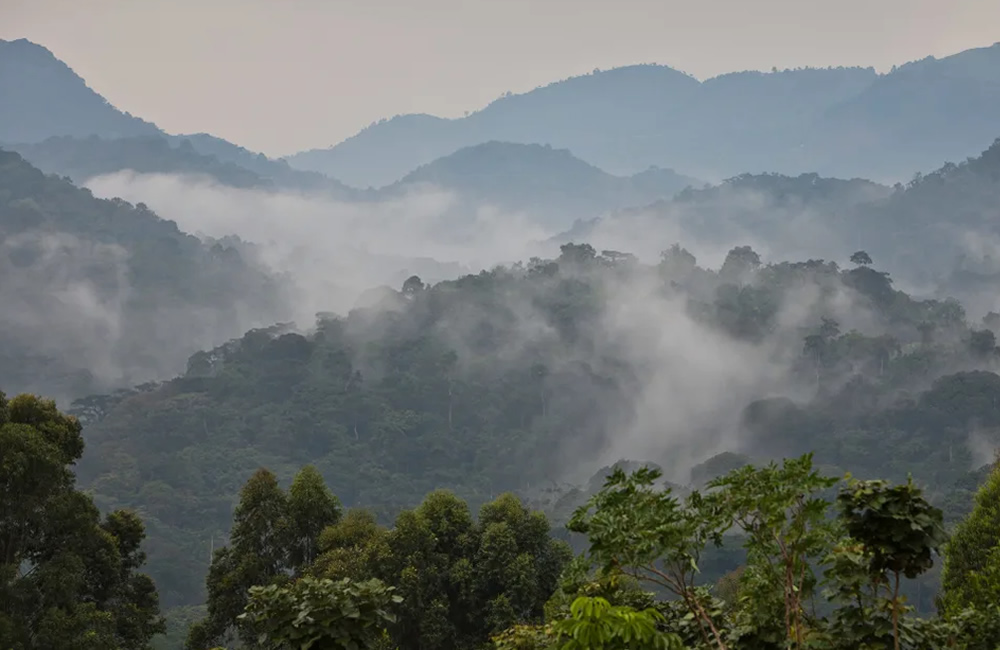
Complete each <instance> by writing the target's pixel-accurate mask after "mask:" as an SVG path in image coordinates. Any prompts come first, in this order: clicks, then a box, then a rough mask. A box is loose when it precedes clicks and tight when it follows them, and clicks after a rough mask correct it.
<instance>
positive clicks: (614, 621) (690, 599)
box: [494, 455, 1000, 650]
mask: <svg viewBox="0 0 1000 650" xmlns="http://www.w3.org/2000/svg"><path fill="white" fill-rule="evenodd" d="M997 473H998V470H996V469H994V476H996V475H997ZM658 478H659V474H658V472H656V471H650V470H639V471H638V472H635V473H633V474H631V475H627V474H626V473H625V472H623V471H621V470H617V471H615V472H614V473H613V474H612V475H611V476H609V478H608V479H607V481H606V482H605V484H604V486H603V488H602V489H601V490H600V491H599V492H598V493H597V494H596V495H595V496H594V497H593V498H592V499H590V501H589V502H588V503H586V504H585V505H584V506H582V507H581V508H579V509H578V510H577V511H576V513H575V514H574V517H573V520H572V521H571V522H570V528H572V529H573V530H576V531H578V532H581V533H584V534H586V535H587V538H588V546H589V549H588V552H587V554H586V559H585V560H582V561H579V562H575V563H574V567H573V568H572V569H570V570H569V571H567V572H566V573H565V574H564V577H563V581H562V585H561V588H560V590H559V591H557V592H556V594H555V595H554V596H553V598H552V600H550V602H549V604H548V605H547V606H546V619H547V621H546V623H545V624H542V625H539V624H534V625H518V626H514V627H512V628H510V629H509V630H507V631H506V632H504V633H503V634H501V635H498V636H496V637H495V638H494V641H495V644H496V647H497V648H498V649H499V650H514V649H519V650H528V649H537V650H542V649H545V648H555V647H565V648H571V647H572V648H627V647H643V648H645V647H674V648H682V647H683V648H695V649H698V650H708V649H714V650H730V649H731V650H737V649H740V650H743V649H746V650H751V649H771V648H774V649H777V648H793V649H796V650H798V649H805V648H812V649H816V650H856V649H857V648H873V649H874V648H881V649H888V648H895V649H896V650H901V649H902V648H906V649H908V650H918V649H920V650H932V649H933V650H938V649H940V648H964V649H966V650H972V649H976V650H988V649H991V648H995V647H997V644H998V643H1000V609H998V607H997V603H996V601H995V600H990V599H985V600H980V601H978V602H976V603H974V604H972V605H966V606H964V607H956V608H954V609H953V610H952V611H950V612H947V613H943V614H940V615H937V616H925V617H919V616H916V615H914V612H913V609H912V607H910V606H908V605H907V604H906V599H905V598H904V597H903V596H902V595H901V591H900V584H901V582H902V579H903V578H904V577H906V578H916V577H918V576H920V575H921V574H923V573H925V572H927V571H928V570H929V569H930V568H931V567H932V566H933V565H934V564H935V563H936V562H938V561H939V560H940V557H939V552H940V550H941V548H942V545H943V543H944V541H945V538H946V534H945V530H944V527H943V525H942V514H941V511H940V510H938V509H937V508H935V507H934V506H932V505H931V504H929V503H928V502H927V500H926V499H925V498H924V495H923V494H922V492H921V490H920V489H919V488H917V487H916V486H914V485H913V483H911V482H907V483H903V484H899V485H895V486H893V485H891V484H889V483H887V482H886V481H882V480H870V481H857V480H855V479H852V478H851V477H850V476H848V477H847V478H846V480H845V481H844V482H843V483H842V484H841V485H840V487H839V490H838V491H837V492H836V503H835V504H834V503H831V501H830V500H829V499H828V498H826V497H825V496H824V494H823V493H824V492H827V491H829V489H830V488H832V487H834V486H835V485H836V484H837V483H838V481H837V479H832V478H826V477H824V476H823V475H822V474H821V473H820V472H817V471H815V469H814V468H813V467H812V461H811V458H810V456H809V455H805V456H803V457H801V458H798V459H791V460H785V461H784V462H783V463H781V464H780V465H778V464H776V463H771V464H769V465H767V466H763V467H749V466H748V467H744V468H742V469H738V470H734V471H733V472H730V473H729V474H726V475H725V476H723V477H720V478H719V479H718V480H716V481H713V482H711V483H710V484H709V485H708V486H707V487H706V488H705V490H703V491H701V492H693V493H690V494H688V495H687V496H686V497H683V498H678V497H677V496H675V495H674V494H673V493H672V491H671V490H670V489H669V488H666V489H664V488H662V487H659V486H657V485H655V482H656V480H657V479H658ZM834 506H835V507H834ZM996 532H997V531H994V539H995V533H996ZM725 536H729V537H731V538H735V539H736V540H739V541H740V542H742V544H743V546H744V548H745V549H746V560H745V562H744V563H743V564H742V565H741V566H740V568H739V569H738V570H737V571H735V572H733V573H732V574H730V575H727V576H725V577H724V578H723V579H721V580H719V581H718V582H717V583H715V584H714V585H712V586H707V585H704V584H703V583H702V584H699V581H698V580H697V578H698V577H699V576H698V569H699V565H700V563H701V557H702V556H703V554H704V552H705V551H706V549H707V548H709V547H711V546H712V545H717V544H719V543H721V541H722V539H723V538H724V537H725ZM954 552H955V549H954V548H953V547H949V548H948V556H947V561H948V562H952V561H954V560H956V559H958V560H960V557H961V556H955V555H953V554H952V553H954ZM591 565H593V566H594V567H595V569H596V571H594V572H593V573H590V574H588V573H586V572H585V571H586V569H587V568H588V567H589V566H591ZM982 569H983V570H984V571H989V572H995V571H996V570H997V566H996V560H995V559H994V560H993V564H991V565H984V566H983V567H982ZM994 575H995V573H994ZM643 586H648V587H651V588H653V589H654V592H652V593H644V592H643V591H642V587H643ZM657 593H659V594H669V595H672V598H668V599H666V600H659V601H658V600H657V598H656V594H657ZM950 596H951V592H950V590H946V591H945V598H949V597H950ZM569 603H572V605H569ZM595 619H596V620H595ZM602 619H604V620H602ZM630 628H631V629H630ZM624 630H629V631H631V632H632V633H633V634H635V633H636V632H641V636H642V637H644V638H645V641H644V643H642V644H641V645H635V646H630V645H628V644H627V643H625V642H626V641H628V637H627V636H625V635H624V634H623V631H624ZM568 633H575V634H574V636H572V637H570V639H569V644H568V645H563V644H564V643H566V641H567V640H568V639H567V636H569V635H568ZM623 636H624V638H620V637H623Z"/></svg>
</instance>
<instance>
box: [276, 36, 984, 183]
mask: <svg viewBox="0 0 1000 650" xmlns="http://www.w3.org/2000/svg"><path fill="white" fill-rule="evenodd" d="M996 106H1000V44H997V45H994V46H992V47H986V48H979V49H972V50H967V51H965V52H961V53H959V54H955V55H953V56H949V57H945V58H942V59H935V58H933V57H928V58H926V59H923V60H920V61H915V62H912V63H908V64H906V65H903V66H900V67H898V68H895V69H893V70H892V71H891V72H889V73H886V74H878V73H876V72H875V70H874V69H872V68H830V69H800V70H785V71H774V72H771V73H760V72H737V73H732V74H726V75H721V76H719V77H715V78H712V79H708V80H706V81H704V82H700V81H698V80H697V79H694V78H693V77H690V76H688V75H685V74H683V73H681V72H678V71H677V70H673V69H671V68H669V67H665V66H655V65H643V66H631V67H625V68H618V69H614V70H608V71H603V72H594V73H593V74H590V75H585V76H581V77H574V78H571V79H567V80H564V81H560V82H556V83H553V84H550V85H548V86H545V87H543V88H538V89H536V90H533V91H531V92H528V93H524V94H520V95H509V96H504V97H502V98H500V99H498V100H496V101H495V102H493V103H491V104H490V105H489V106H487V107H485V108H484V109H482V110H480V111H477V112H475V113H472V114H471V115H469V116H467V117H464V118H459V119H442V118H437V117H433V116H430V115H401V116H397V117H394V118H392V119H389V120H383V121H380V122H378V123H376V124H373V125H371V126H370V127H368V128H366V129H364V130H362V131H361V132H360V133H358V134H357V135H355V136H353V137H351V138H348V139H347V140H345V141H344V142H341V143H340V144H338V145H336V146H334V147H331V148H329V149H314V150H310V151H305V152H302V153H299V154H295V155H293V156H290V157H289V158H288V159H287V160H288V161H289V163H290V164H291V165H292V166H293V167H298V168H301V169H310V170H314V171H320V172H323V173H326V174H329V175H332V176H334V177H336V178H339V179H341V180H343V181H344V182H346V183H348V184H351V185H355V186H366V185H374V186H379V185H383V184H386V183H388V182H392V181H394V180H396V179H399V178H402V177H403V176H404V175H405V174H406V173H407V172H409V171H410V170H412V169H413V168H415V167H417V166H419V165H421V164H424V163H426V162H428V161H430V160H433V159H435V158H438V157H440V156H443V155H446V154H448V153H450V152H452V151H454V150H456V149H459V148H461V147H463V146H468V145H472V144H477V143H480V142H485V141H489V140H504V141H509V142H524V143H539V144H550V145H552V146H553V147H557V148H568V149H569V150H571V151H572V152H573V153H574V154H575V155H577V156H579V157H580V158H582V159H584V160H586V161H588V162H590V163H592V164H594V165H597V166H599V167H601V168H602V169H605V170H608V171H609V172H612V173H616V174H626V175H627V174H631V173H634V172H636V171H639V170H642V169H645V168H647V167H649V166H650V165H657V166H660V167H665V168H673V169H679V170H683V171H684V172H686V173H690V174H693V175H695V176H698V177H702V178H707V179H710V180H718V179H721V178H725V177H729V176H733V175H736V174H739V173H742V172H754V173H757V172H771V171H773V172H781V173H791V174H798V173H801V172H805V171H815V172H818V173H820V174H823V175H829V176H847V177H855V176H865V177H869V178H873V179H875V180H879V181H886V182H894V181H897V180H906V179H909V178H910V177H912V175H913V172H914V171H916V170H925V171H929V170H931V169H934V168H936V167H937V166H938V165H940V163H941V161H944V160H952V161H956V162H957V161H961V160H964V159H965V158H966V157H967V156H970V155H974V154H976V153H977V152H978V151H979V150H980V149H981V148H982V143H983V142H990V141H992V140H993V139H994V138H995V137H997V136H998V135H1000V111H998V110H996Z"/></svg>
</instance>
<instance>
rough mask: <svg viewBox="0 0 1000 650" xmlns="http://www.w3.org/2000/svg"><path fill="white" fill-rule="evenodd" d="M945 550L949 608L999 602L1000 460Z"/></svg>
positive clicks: (946, 604)
mask: <svg viewBox="0 0 1000 650" xmlns="http://www.w3.org/2000/svg"><path fill="white" fill-rule="evenodd" d="M945 550H946V552H945V561H944V574H943V576H942V587H943V589H944V594H943V599H942V600H943V603H944V607H945V610H946V611H949V612H952V613H957V612H959V611H961V610H962V609H964V608H969V607H976V606H977V605H979V604H981V603H988V602H993V603H1000V463H994V465H993V468H992V471H991V472H990V475H989V477H988V478H987V479H986V482H985V483H984V484H983V485H982V486H981V487H980V488H979V490H978V491H977V492H976V504H975V506H974V507H973V509H972V512H971V513H970V514H969V516H968V517H967V518H966V519H965V520H963V521H961V522H960V523H959V524H958V525H957V526H956V527H955V531H954V533H953V534H952V537H951V540H950V541H949V542H948V545H947V546H946V549H945Z"/></svg>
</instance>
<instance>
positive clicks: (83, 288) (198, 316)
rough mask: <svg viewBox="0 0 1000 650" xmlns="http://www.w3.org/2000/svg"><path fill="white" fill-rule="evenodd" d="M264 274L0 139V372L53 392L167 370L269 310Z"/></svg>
mask: <svg viewBox="0 0 1000 650" xmlns="http://www.w3.org/2000/svg"><path fill="white" fill-rule="evenodd" d="M277 289H278V287H277V285H276V280H274V279H273V278H271V277H270V276H269V275H268V274H267V273H265V272H264V271H262V270H261V269H259V268H257V267H256V266H255V265H254V264H253V263H252V262H250V261H249V260H248V259H245V258H244V257H243V256H241V254H240V253H239V252H238V251H237V250H236V249H234V248H232V247H229V246H223V245H221V244H214V245H209V244H206V243H204V242H202V241H201V240H199V239H198V238H196V237H193V236H191V235H187V234H185V233H182V232H181V231H180V230H178V228H177V226H176V224H174V223H173V222H170V221H165V220H163V219H160V218H159V217H158V216H156V214H154V213H153V212H152V211H151V210H150V209H149V208H148V207H146V206H145V205H144V204H141V203H140V204H136V205H134V206H133V205H131V204H128V203H126V202H124V201H122V200H120V199H116V200H101V199H96V198H94V197H93V196H92V195H91V193H90V192H89V191H87V190H83V189H79V188H77V187H74V186H73V185H72V184H71V183H70V182H69V181H67V180H65V179H60V178H58V177H55V176H46V175H45V174H43V173H42V172H41V171H39V170H38V169H36V168H34V167H32V166H31V165H29V164H28V163H27V162H25V161H24V160H23V159H22V158H21V157H20V156H19V155H18V154H16V153H13V152H7V151H0V301H2V303H3V304H4V309H3V312H2V315H0V322H2V326H0V384H2V385H3V386H4V387H5V389H8V390H11V391H36V392H40V393H42V394H46V395H51V396H54V397H58V398H61V399H72V398H73V397H78V396H80V395H83V394H86V393H90V392H94V391H95V389H96V390H106V389H107V388H111V387H123V386H130V385H134V384H137V383H140V382H143V381H146V380H149V379H158V378H164V377H169V376H173V375H174V374H176V373H177V372H178V371H180V370H182V369H183V359H184V358H186V357H187V356H188V355H189V354H190V353H191V352H193V351H195V350H197V349H198V348H200V347H205V345H206V344H208V345H211V344H212V343H213V342H215V341H222V340H226V339H227V338H229V337H231V336H234V335H238V334H239V333H240V332H243V331H245V330H246V329H247V328H248V327H250V326H253V325H254V324H255V323H258V322H263V323H270V322H274V320H275V319H276V318H278V314H279V313H280V309H279V306H280V300H281V297H280V295H279V293H278V290H277Z"/></svg>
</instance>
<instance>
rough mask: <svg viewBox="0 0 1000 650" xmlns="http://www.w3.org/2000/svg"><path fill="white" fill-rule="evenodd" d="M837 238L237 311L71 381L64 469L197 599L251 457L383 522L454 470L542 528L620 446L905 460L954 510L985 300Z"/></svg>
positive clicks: (980, 460) (592, 256)
mask: <svg viewBox="0 0 1000 650" xmlns="http://www.w3.org/2000/svg"><path fill="white" fill-rule="evenodd" d="M851 257H852V261H849V262H847V263H846V264H845V268H840V266H839V265H837V264H836V263H833V262H823V261H818V260H812V261H806V262H782V263H776V264H767V265H765V264H762V263H761V260H760V258H759V256H758V255H757V254H756V253H755V252H754V251H753V249H751V248H749V247H737V248H734V249H733V250H731V251H730V253H729V255H728V256H727V258H726V260H725V263H724V264H723V265H722V266H721V267H720V268H719V269H718V270H712V269H706V268H702V267H700V266H699V265H698V264H697V261H696V260H695V259H694V257H693V256H692V255H691V254H690V253H688V252H687V251H685V250H684V249H683V248H682V247H680V246H675V247H673V248H671V249H668V250H667V251H665V252H664V254H663V258H662V260H661V262H660V263H659V264H657V265H644V264H641V263H638V262H637V261H636V260H635V259H634V258H633V257H631V256H630V255H628V254H626V253H621V252H615V251H603V252H602V253H598V252H597V251H595V250H594V249H593V248H592V247H590V246H588V245H586V244H569V245H565V246H564V247H563V249H562V252H561V254H560V256H559V257H558V258H556V259H552V260H542V259H534V260H531V261H529V262H528V263H527V264H517V265H514V266H511V267H502V268H496V269H494V270H492V271H484V272H482V273H480V274H477V275H469V276H465V277H462V278H460V279H458V280H455V281H447V282H442V283H438V284H436V285H433V286H427V285H425V284H424V283H423V282H422V281H421V280H420V279H419V278H416V277H414V278H411V279H410V280H408V281H407V282H406V283H404V285H403V286H402V288H401V290H400V291H387V292H386V293H384V294H383V296H382V299H381V301H380V302H377V303H375V304H373V305H372V306H370V307H368V308H364V309H357V310H354V311H352V312H351V313H350V314H348V315H346V316H344V317H338V316H331V315H324V316H321V317H320V318H319V320H318V322H317V324H316V326H315V328H314V329H312V330H311V331H308V332H298V331H295V330H293V329H292V328H290V327H287V326H286V327H274V328H269V329H260V330H255V331H252V332H249V333H247V334H246V335H245V336H244V337H242V338H240V339H234V340H233V341H231V342H229V343H227V344H226V345H224V346H221V347H218V348H215V349H212V350H206V351H203V352H199V353H197V354H195V355H193V356H192V357H191V358H190V360H189V362H188V369H187V372H186V373H185V374H184V376H182V377H179V378H177V379H175V380H172V381H169V382H166V383H163V384H159V385H154V386H148V387H145V388H143V389H141V390H135V391H124V392H120V393H118V394H114V395H105V396H93V397H88V398H86V399H82V400H79V401H77V402H76V403H75V404H74V405H73V412H74V413H76V414H78V415H79V416H80V417H81V418H82V419H83V421H84V422H85V423H86V431H87V440H88V444H89V445H90V450H91V452H92V453H91V454H90V455H89V456H88V457H85V459H84V461H83V462H82V464H81V465H80V469H79V474H80V478H81V481H82V482H83V484H84V485H86V486H88V487H89V488H90V489H92V490H94V493H95V499H96V500H97V503H98V504H99V505H101V506H102V507H105V508H111V507H130V508H137V509H138V511H139V512H141V513H142V514H143V517H144V520H145V521H146V525H147V527H148V529H149V531H150V541H149V543H148V545H147V546H148V549H149V555H150V565H149V566H150V571H151V573H152V575H154V577H155V578H156V580H157V584H158V585H159V587H160V590H161V591H160V593H161V597H162V598H163V600H164V603H165V604H166V605H168V606H180V605H190V604H195V603H198V602H200V601H201V600H202V599H203V598H204V592H203V591H202V590H201V586H200V585H201V577H202V576H203V575H204V574H205V571H206V569H207V559H208V552H207V550H208V549H209V548H210V547H211V544H212V543H213V539H214V540H216V541H218V540H222V539H225V536H226V534H227V529H228V521H229V516H230V512H231V508H232V505H233V500H234V499H235V497H236V494H237V491H238V489H239V486H240V485H242V484H243V483H244V482H245V481H246V480H247V478H248V477H249V476H250V475H251V474H252V473H253V472H254V471H255V470H256V468H258V467H259V466H262V465H263V466H266V467H269V468H271V469H272V470H273V471H274V472H275V473H276V474H277V476H278V477H280V478H285V479H287V478H289V477H290V476H291V474H292V473H294V472H295V471H296V470H297V469H298V468H299V467H301V466H302V465H305V464H312V465H314V466H315V467H316V469H317V470H318V471H319V472H320V474H321V475H322V476H323V477H324V479H325V480H326V482H327V484H328V485H329V486H330V489H331V490H332V491H333V492H334V493H335V494H336V495H337V496H338V497H339V498H340V499H341V500H342V501H343V503H345V504H346V505H348V506H354V505H364V506H366V507H370V508H373V510H374V512H375V513H377V514H378V515H379V516H380V517H381V518H383V519H385V518H389V517H392V516H393V515H394V514H395V513H398V512H399V511H400V510H401V509H403V508H406V507H410V506H413V505H415V503H416V500H418V499H419V498H420V496H421V495H423V494H426V493H428V492H430V491H432V490H434V489H437V488H449V489H452V490H454V491H455V492H456V494H458V495H459V496H461V497H463V498H465V499H467V500H469V502H470V503H471V504H473V506H475V505H477V504H481V503H484V502H486V501H489V500H490V499H491V498H492V496H493V495H496V494H498V493H500V492H503V491H514V492H516V493H518V494H520V495H521V496H522V497H523V498H525V499H528V500H529V501H530V502H531V503H533V504H536V505H537V506H538V507H542V508H545V509H547V510H548V511H549V512H550V513H551V514H552V516H553V517H555V519H556V521H557V522H562V521H565V517H566V516H567V515H568V511H569V510H572V508H573V507H575V504H578V503H579V502H580V500H581V499H583V498H585V495H586V494H587V493H588V489H587V487H586V485H585V483H586V482H587V480H588V478H589V477H590V476H591V475H592V474H593V473H594V472H596V471H597V470H599V468H600V467H602V466H603V465H607V464H609V463H614V462H615V461H617V460H619V459H622V458H633V459H637V460H642V461H644V462H653V463H657V464H658V465H659V466H661V467H662V468H663V469H664V470H665V471H666V472H667V474H666V477H667V478H668V479H670V480H671V481H672V482H674V483H679V484H682V485H683V484H687V483H689V482H691V481H692V468H693V467H694V466H695V465H697V464H698V463H700V462H701V461H705V460H707V459H710V458H712V457H713V456H714V455H716V454H719V453H723V452H728V453H730V454H732V453H738V454H741V455H742V456H740V458H744V459H746V458H757V459H766V458H774V457H781V456H786V455H794V454H799V453H802V452H805V451H815V453H816V460H817V462H818V463H820V464H821V465H822V466H823V467H824V468H825V469H827V470H829V471H834V472H843V471H846V470H848V469H850V470H851V471H853V472H855V473H856V474H857V475H859V476H880V477H885V478H889V479H891V480H897V481H898V480H905V478H906V476H907V475H908V474H910V473H912V474H913V476H914V478H915V479H916V480H917V481H919V482H920V484H921V485H923V486H925V489H926V491H927V494H928V497H929V498H930V499H931V501H932V502H933V503H935V504H938V505H939V506H941V507H943V508H944V509H945V513H946V518H947V519H948V521H953V520H954V519H956V518H957V517H961V516H963V515H964V514H965V513H966V512H967V510H968V507H969V506H968V505H964V504H971V496H970V495H971V493H972V491H974V490H975V487H976V485H977V480H978V479H977V478H976V475H974V474H972V472H973V471H974V470H976V469H978V468H979V467H981V466H983V465H984V464H986V463H988V462H989V461H990V457H991V456H990V452H989V450H990V449H991V448H992V447H993V446H995V445H997V444H998V443H1000V438H998V433H1000V404H998V402H997V400H996V397H997V396H998V395H1000V377H998V376H997V375H996V374H995V372H996V371H997V370H998V369H1000V353H998V350H997V347H996V330H995V328H996V326H997V319H995V318H991V319H988V324H984V323H978V322H969V321H968V320H967V319H966V316H965V313H964V310H963V308H962V307H961V305H960V304H959V303H957V302H955V301H936V300H916V299H913V298H911V297H910V296H908V295H907V294H905V293H903V292H901V291H898V290H896V289H894V288H893V286H892V280H891V278H890V277H888V276H887V274H885V273H883V272H880V271H879V270H877V265H874V264H872V260H871V258H870V257H869V256H868V255H867V254H866V253H864V252H863V251H858V252H857V254H855V255H852V256H851ZM991 327H992V328H994V329H990V328H991ZM455 440H461V444H455ZM741 462H745V460H744V461H741ZM718 466H719V467H726V461H725V460H723V461H721V462H720V463H719V464H718ZM698 471H699V472H700V474H699V475H700V476H702V477H704V476H705V471H706V470H705V469H701V470H698ZM707 471H708V472H709V474H710V475H711V474H712V470H711V468H708V469H707ZM567 483H568V484H569V485H567ZM573 485H577V486H579V487H573ZM928 593H932V592H928ZM928 597H929V596H928ZM924 605H925V606H926V605H927V603H924Z"/></svg>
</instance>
